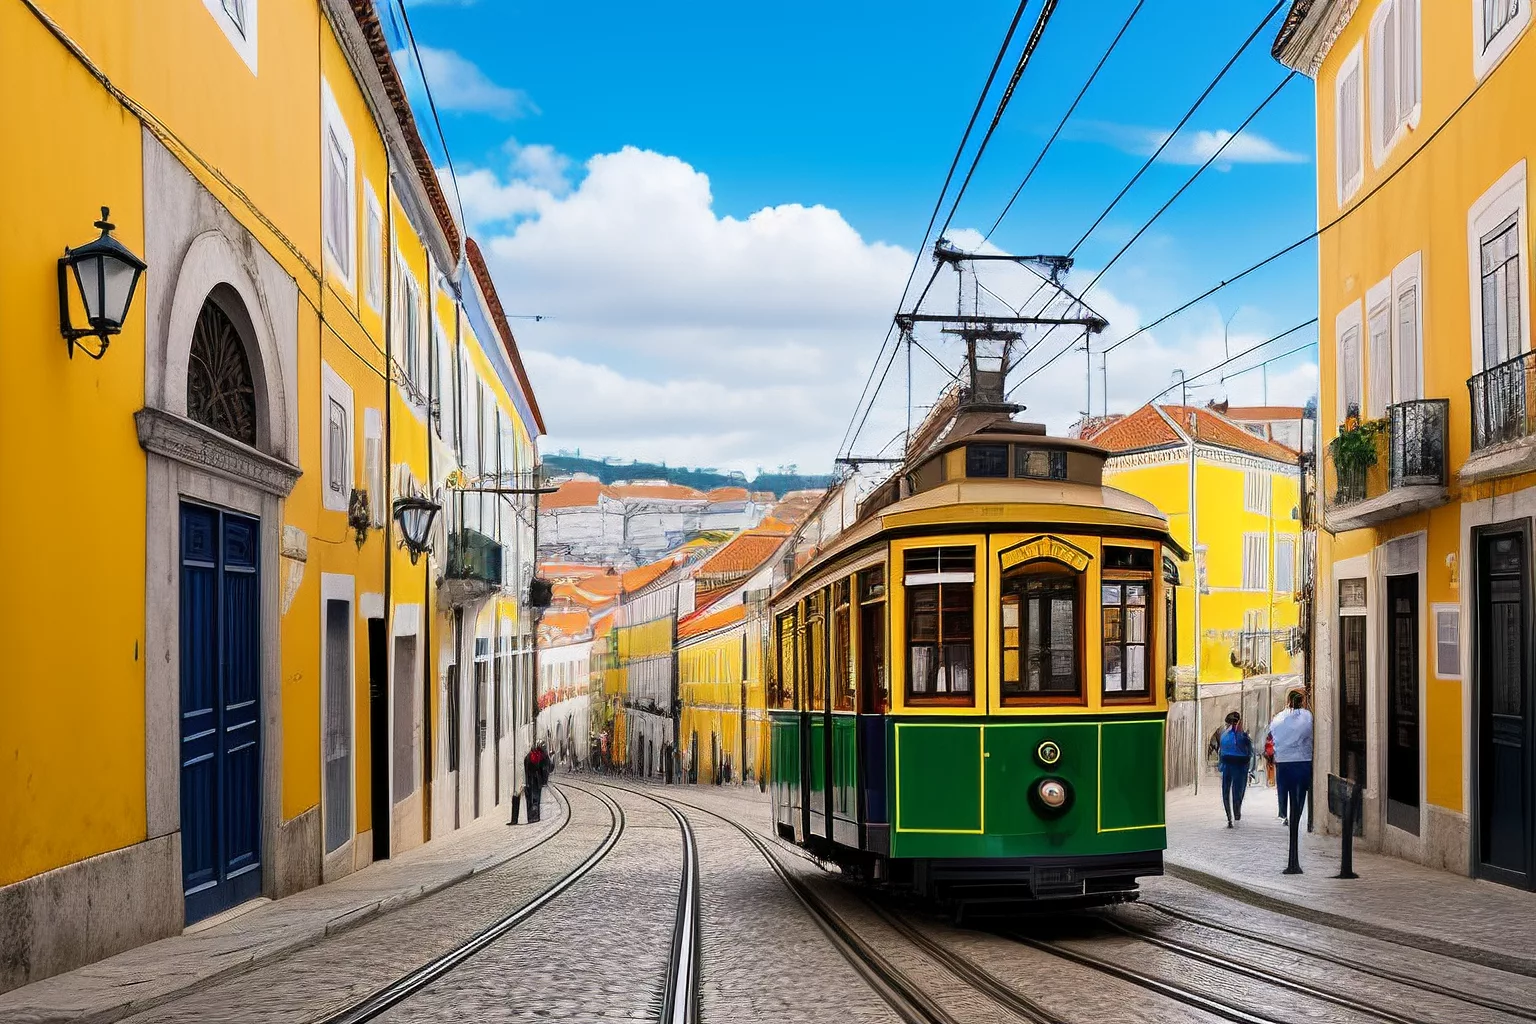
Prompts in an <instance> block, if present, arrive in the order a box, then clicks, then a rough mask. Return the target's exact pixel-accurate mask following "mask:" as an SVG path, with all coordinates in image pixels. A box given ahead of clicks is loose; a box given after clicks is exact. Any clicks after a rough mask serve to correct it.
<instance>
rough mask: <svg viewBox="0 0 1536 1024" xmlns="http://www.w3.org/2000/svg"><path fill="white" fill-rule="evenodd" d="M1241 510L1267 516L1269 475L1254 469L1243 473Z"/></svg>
mask: <svg viewBox="0 0 1536 1024" xmlns="http://www.w3.org/2000/svg"><path fill="white" fill-rule="evenodd" d="M1243 508H1244V509H1245V510H1247V511H1249V512H1257V513H1259V514H1260V515H1269V474H1268V473H1263V472H1260V471H1259V470H1256V469H1249V470H1245V471H1244V473H1243Z"/></svg>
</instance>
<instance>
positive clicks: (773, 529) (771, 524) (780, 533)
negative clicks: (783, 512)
mask: <svg viewBox="0 0 1536 1024" xmlns="http://www.w3.org/2000/svg"><path fill="white" fill-rule="evenodd" d="M751 532H753V533H760V534H765V535H773V536H777V537H788V536H789V535H790V534H792V533H794V532H795V524H794V523H786V522H785V521H784V520H782V519H780V518H779V517H778V516H767V517H766V518H764V519H763V521H762V522H760V523H758V524H757V525H756V526H754V527H752V531H751Z"/></svg>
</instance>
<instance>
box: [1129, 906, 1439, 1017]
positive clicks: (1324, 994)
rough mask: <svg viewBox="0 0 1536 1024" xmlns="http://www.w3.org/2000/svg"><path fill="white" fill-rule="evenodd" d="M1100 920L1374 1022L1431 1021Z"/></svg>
mask: <svg viewBox="0 0 1536 1024" xmlns="http://www.w3.org/2000/svg"><path fill="white" fill-rule="evenodd" d="M1103 920H1104V921H1105V922H1106V923H1107V924H1109V925H1110V926H1111V927H1114V928H1118V929H1119V930H1120V931H1122V932H1124V933H1125V934H1126V935H1129V936H1131V937H1132V938H1134V939H1136V940H1137V941H1138V942H1145V943H1147V944H1148V945H1151V946H1156V947H1157V948H1159V949H1165V950H1167V951H1168V952H1170V953H1173V954H1176V955H1178V956H1182V957H1185V958H1186V959H1189V960H1194V961H1195V962H1196V963H1203V964H1205V965H1207V966H1209V967H1215V968H1218V969H1220V970H1224V971H1230V972H1232V973H1233V974H1241V975H1244V976H1245V977H1248V978H1251V979H1253V980H1255V981H1260V982H1263V983H1264V984H1267V985H1275V986H1277V987H1279V988H1283V989H1287V990H1289V991H1291V992H1295V993H1298V994H1300V995H1304V996H1308V997H1310V998H1312V999H1319V1000H1322V1001H1323V1002H1325V1003H1333V1004H1334V1005H1335V1006H1341V1007H1343V1008H1344V1009H1346V1010H1352V1011H1354V1012H1355V1013H1359V1014H1363V1015H1365V1016H1367V1017H1375V1018H1376V1019H1377V1020H1382V1021H1387V1022H1388V1024H1430V1022H1428V1021H1425V1020H1423V1019H1422V1018H1418V1017H1405V1016H1403V1015H1402V1014H1398V1013H1393V1012H1392V1011H1391V1010H1385V1009H1382V1008H1381V1007H1378V1006H1375V1005H1373V1004H1371V1003H1367V1002H1364V1001H1363V1000H1359V999H1352V998H1350V997H1349V996H1345V995H1339V994H1337V993H1335V992H1330V991H1328V990H1327V989H1324V988H1319V987H1318V986H1316V985H1312V984H1310V983H1308V982H1305V981H1300V980H1297V979H1295V978H1287V977H1286V976H1285V975H1283V974H1279V973H1277V972H1275V971H1271V970H1269V969H1267V968H1264V967H1259V966H1257V965H1256V964H1248V963H1243V962H1242V961H1239V960H1234V959H1230V958H1225V957H1220V956H1217V955H1216V954H1214V953H1211V952H1210V951H1208V950H1205V949H1202V948H1200V947H1199V946H1195V945H1191V944H1189V943H1186V942H1179V941H1177V940H1174V939H1166V938H1163V937H1162V936H1161V935H1157V934H1155V933H1153V932H1150V931H1147V930H1145V929H1142V928H1137V927H1136V926H1134V925H1128V924H1123V923H1121V922H1119V921H1115V920H1111V919H1110V918H1107V917H1105V918H1103Z"/></svg>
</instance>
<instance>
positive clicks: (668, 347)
mask: <svg viewBox="0 0 1536 1024" xmlns="http://www.w3.org/2000/svg"><path fill="white" fill-rule="evenodd" d="M566 180H567V179H566V178H565V175H564V163H563V161H562V160H561V159H560V158H559V155H558V154H556V153H554V152H553V151H552V150H548V149H547V148H542V147H532V146H529V147H518V148H517V150H516V151H515V152H514V153H513V173H512V174H511V175H509V176H506V177H502V176H498V175H496V174H494V173H492V172H490V171H485V170H475V171H471V172H469V173H467V174H463V175H461V176H460V188H461V191H462V193H463V197H464V205H465V211H466V216H467V217H468V219H469V221H470V223H471V225H472V228H474V229H477V230H478V229H485V228H489V229H490V230H489V231H486V230H480V231H479V233H480V234H481V236H482V237H481V242H482V246H483V248H484V249H485V251H486V253H487V257H488V259H489V260H490V262H491V266H492V270H493V272H494V274H495V276H496V281H497V287H498V289H499V290H500V293H501V296H502V300H503V303H504V304H505V305H506V306H507V307H508V309H509V311H511V312H515V313H521V314H542V315H545V316H547V317H549V319H547V320H545V321H543V322H542V323H538V324H528V325H525V326H522V327H521V330H520V331H519V341H520V344H521V345H522V347H523V350H524V352H525V353H526V359H527V364H528V369H529V373H530V375H531V376H532V379H533V384H534V387H535V390H536V391H537V393H538V397H539V401H540V405H541V406H542V408H543V409H544V411H545V418H546V420H547V422H548V423H549V428H550V432H551V437H550V440H549V446H550V447H551V448H558V447H562V446H577V445H579V446H580V447H581V448H582V449H583V450H584V451H587V450H591V451H601V452H605V453H609V454H613V455H616V456H623V457H638V458H665V459H666V460H667V461H668V462H671V463H674V464H675V463H678V462H689V463H694V464H702V465H711V466H720V467H727V466H728V467H732V468H740V469H742V470H744V471H746V472H748V473H751V472H753V471H754V470H755V469H756V467H757V466H759V465H764V466H771V465H778V464H781V463H790V462H794V463H798V464H799V465H801V466H802V467H806V468H807V469H809V468H811V467H816V468H818V469H823V470H824V469H827V468H829V467H830V463H831V459H832V457H833V455H834V454H836V449H837V446H838V441H839V439H840V438H841V436H842V432H843V428H844V426H845V425H846V423H847V419H848V416H849V415H850V413H851V412H852V408H853V405H854V402H855V401H856V399H857V398H858V392H859V388H860V386H861V385H862V383H863V380H864V373H865V371H866V370H867V369H868V366H869V362H870V360H871V359H872V357H873V355H874V349H875V347H876V346H877V345H878V344H879V340H880V337H881V336H882V334H883V333H884V330H885V325H886V324H887V323H888V322H889V317H890V314H891V312H892V310H893V308H894V305H895V301H896V296H897V295H898V294H899V293H900V290H901V285H902V282H903V281H904V280H905V275H906V272H907V270H908V269H909V267H910V265H911V259H912V256H911V254H910V253H909V252H906V251H904V250H902V249H900V248H899V247H896V246H892V245H886V244H883V243H879V242H868V241H865V240H864V239H863V238H861V237H860V236H859V234H858V232H856V231H855V230H854V229H853V228H852V227H851V226H849V224H848V223H847V222H846V221H845V220H843V218H842V216H841V215H840V214H838V213H837V212H836V211H834V210H830V209H827V208H826V207H823V206H803V205H799V204H785V205H780V206H773V207H766V208H764V209H761V210H758V211H756V212H755V213H753V214H751V215H750V216H748V217H746V218H736V217H729V216H720V215H718V214H717V213H716V212H715V210H714V209H713V206H712V204H713V197H712V194H711V191H710V185H709V179H708V177H707V176H706V175H704V174H702V173H700V172H699V171H697V170H695V169H694V168H693V167H691V166H689V165H688V164H686V163H684V162H683V161H681V160H678V159H676V158H675V157H669V156H664V155H662V154H659V153H654V152H648V151H644V150H639V149H635V148H625V149H623V150H621V151H620V152H617V153H609V154H605V155H601V156H596V157H594V158H592V159H591V160H590V161H588V162H587V164H586V166H585V177H583V178H582V179H581V181H580V183H579V185H576V186H575V187H574V188H570V187H566V186H565V183H566ZM535 181H542V182H543V183H544V184H545V185H546V186H548V185H554V186H556V188H559V189H560V191H558V192H557V191H556V188H549V187H543V188H541V187H540V186H539V185H537V184H535ZM562 193H563V194H562ZM498 225H499V230H498Z"/></svg>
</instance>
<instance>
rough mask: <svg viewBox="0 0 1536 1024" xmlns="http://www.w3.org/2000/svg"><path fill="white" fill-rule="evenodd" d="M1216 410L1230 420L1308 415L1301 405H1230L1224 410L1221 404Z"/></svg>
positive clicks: (1266, 420)
mask: <svg viewBox="0 0 1536 1024" xmlns="http://www.w3.org/2000/svg"><path fill="white" fill-rule="evenodd" d="M1216 411H1217V412H1219V413H1221V414H1222V415H1224V416H1225V417H1226V418H1227V419H1229V420H1250V421H1252V420H1262V421H1265V422H1269V421H1271V420H1299V419H1303V418H1305V417H1306V415H1307V410H1306V409H1304V408H1302V407H1301V406H1299V405H1229V406H1227V408H1226V410H1225V411H1223V410H1222V409H1221V407H1220V406H1217V407H1216Z"/></svg>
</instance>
